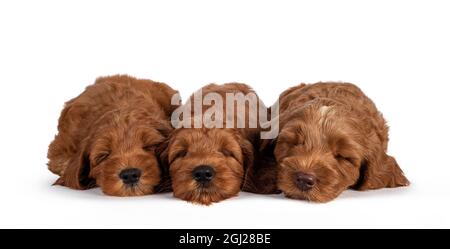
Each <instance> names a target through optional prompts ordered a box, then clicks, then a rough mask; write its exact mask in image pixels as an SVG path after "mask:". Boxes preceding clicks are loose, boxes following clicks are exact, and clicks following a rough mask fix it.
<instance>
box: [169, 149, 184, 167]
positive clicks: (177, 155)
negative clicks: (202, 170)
mask: <svg viewBox="0 0 450 249" xmlns="http://www.w3.org/2000/svg"><path fill="white" fill-rule="evenodd" d="M186 154H187V150H186V149H180V150H177V151H174V152H172V153H171V154H170V157H169V164H170V163H172V162H173V161H175V160H177V159H180V158H182V157H185V156H186Z"/></svg>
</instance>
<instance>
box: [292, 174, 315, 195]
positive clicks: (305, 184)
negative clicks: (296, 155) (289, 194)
mask: <svg viewBox="0 0 450 249" xmlns="http://www.w3.org/2000/svg"><path fill="white" fill-rule="evenodd" d="M294 179H295V183H296V185H297V187H298V188H299V189H300V190H301V191H309V190H311V189H312V188H313V187H314V185H316V181H317V179H316V177H315V176H314V175H312V174H308V173H304V172H301V171H298V172H296V173H295V175H294Z"/></svg>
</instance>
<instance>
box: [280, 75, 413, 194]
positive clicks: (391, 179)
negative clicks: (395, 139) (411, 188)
mask: <svg viewBox="0 0 450 249" xmlns="http://www.w3.org/2000/svg"><path fill="white" fill-rule="evenodd" d="M279 123H280V134H279V137H278V139H277V140H276V141H275V142H276V144H275V146H274V154H275V157H276V160H277V162H278V187H279V188H280V189H281V190H282V191H283V192H284V193H285V195H286V196H288V197H291V198H298V199H307V200H312V201H319V202H325V201H329V200H331V199H334V198H335V197H337V196H338V195H339V194H340V193H341V192H342V191H344V190H345V189H347V188H353V189H358V190H367V189H377V188H383V187H397V186H405V185H408V184H409V182H408V180H407V179H406V178H405V177H404V175H403V172H402V171H401V169H400V168H399V167H398V165H397V163H396V161H395V159H394V158H393V157H391V156H388V155H387V154H386V151H387V143H388V127H387V125H386V122H385V120H384V118H383V116H382V114H381V113H380V112H379V111H378V110H377V108H376V106H375V104H374V103H373V102H372V101H371V100H370V99H369V98H368V97H367V96H365V94H364V93H363V92H362V91H361V90H360V89H359V88H358V87H356V86H355V85H352V84H349V83H332V82H331V83H316V84H311V85H305V84H301V85H299V86H296V87H292V88H290V89H288V90H286V91H285V92H283V93H282V94H281V96H280V116H279Z"/></svg>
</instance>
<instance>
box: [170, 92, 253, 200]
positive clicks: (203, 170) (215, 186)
mask: <svg viewBox="0 0 450 249" xmlns="http://www.w3.org/2000/svg"><path fill="white" fill-rule="evenodd" d="M201 91H202V96H203V97H204V96H207V95H208V94H211V93H212V94H215V95H217V96H220V97H221V98H222V99H223V100H224V101H223V103H222V104H223V105H222V106H219V110H218V113H216V114H215V115H217V116H219V115H220V116H222V117H223V128H217V127H212V128H205V125H204V124H202V126H203V127H202V128H180V129H177V130H176V131H174V133H173V134H172V136H171V138H170V141H169V146H168V151H167V159H168V163H169V164H170V174H171V178H172V187H173V191H174V196H175V197H178V198H180V199H183V200H187V201H191V202H195V203H200V204H206V205H209V204H211V203H213V202H218V201H221V200H224V199H227V198H230V197H233V196H235V195H237V194H238V193H239V191H240V190H241V189H242V188H244V190H251V189H254V184H253V183H252V180H251V179H250V176H249V175H248V173H249V172H252V168H253V163H254V157H255V155H254V146H255V143H257V142H258V136H259V132H260V129H259V123H258V120H257V119H258V116H256V117H254V116H251V115H249V104H245V107H244V108H245V117H241V116H237V115H236V114H237V111H235V112H234V113H233V114H230V113H227V112H226V104H225V103H226V101H225V100H226V98H227V94H235V93H238V94H243V95H247V94H253V95H254V96H256V94H255V93H254V91H253V90H252V89H251V88H250V87H248V86H247V85H245V84H239V83H229V84H224V85H216V84H210V85H207V86H205V87H203V88H202V89H201ZM194 96H195V94H194V95H193V96H192V97H191V99H190V101H188V103H186V104H185V105H184V108H186V107H187V106H190V107H191V114H192V120H191V121H189V122H192V124H193V123H194V122H195V120H198V119H202V120H203V118H202V116H204V115H205V114H206V113H207V112H208V109H209V108H210V107H211V106H210V105H202V110H201V115H198V113H197V114H196V113H195V112H194V110H193V108H192V107H194V101H193V97H194ZM202 99H203V98H202ZM256 99H257V101H258V105H262V103H260V102H259V99H258V98H257V96H256ZM215 104H216V105H217V104H218V103H215ZM235 107H236V105H235ZM235 110H236V109H235ZM227 115H228V118H232V119H233V120H234V124H235V126H233V127H234V128H227V127H226V120H227ZM255 118H256V120H254V119H255ZM238 120H241V121H244V124H245V127H243V128H238V127H236V124H237V122H238ZM249 121H252V122H254V123H256V124H257V126H256V127H253V128H252V127H250V126H249ZM203 176H205V177H203Z"/></svg>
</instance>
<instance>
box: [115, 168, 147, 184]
mask: <svg viewBox="0 0 450 249" xmlns="http://www.w3.org/2000/svg"><path fill="white" fill-rule="evenodd" d="M141 173H142V172H141V170H140V169H136V168H128V169H124V170H122V171H121V172H120V173H119V178H120V179H122V182H123V183H124V184H126V185H134V184H136V183H138V182H139V178H141Z"/></svg>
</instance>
